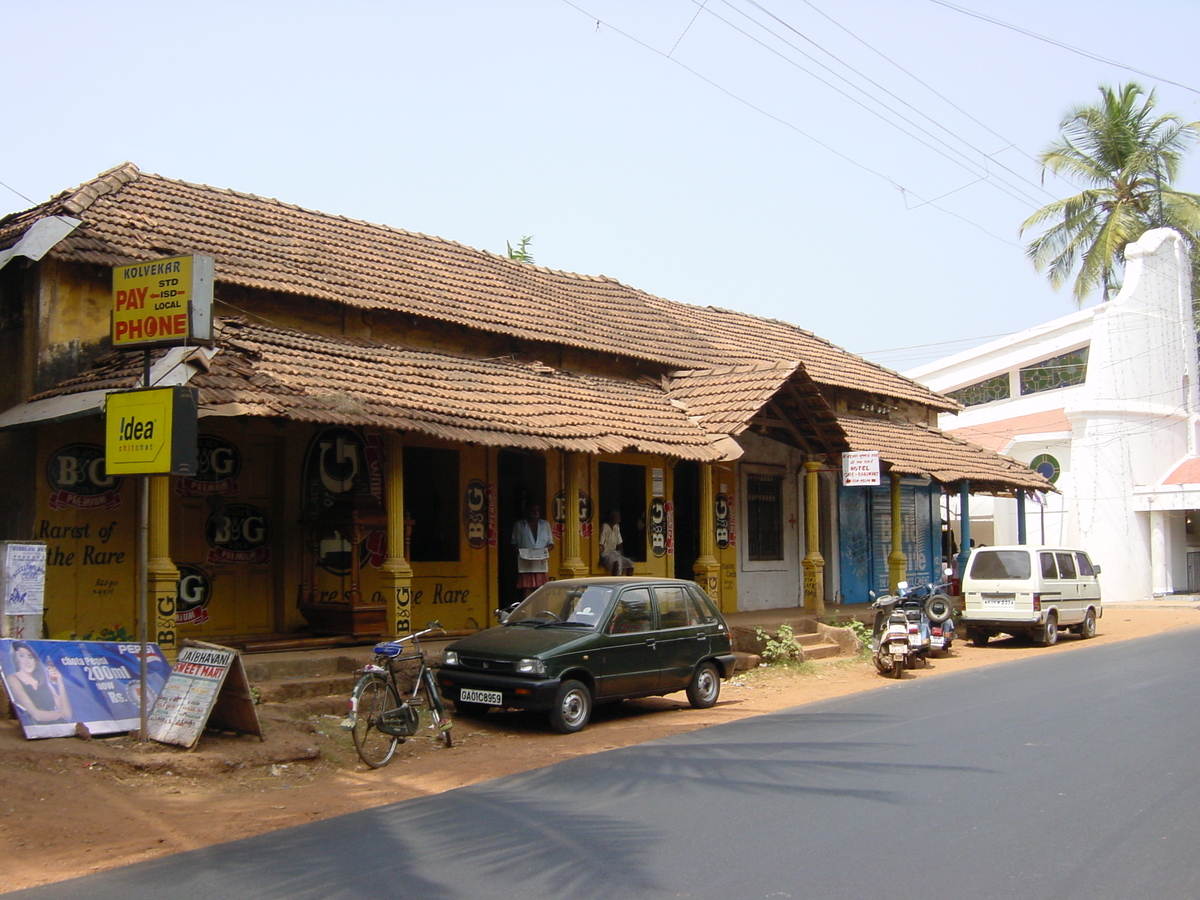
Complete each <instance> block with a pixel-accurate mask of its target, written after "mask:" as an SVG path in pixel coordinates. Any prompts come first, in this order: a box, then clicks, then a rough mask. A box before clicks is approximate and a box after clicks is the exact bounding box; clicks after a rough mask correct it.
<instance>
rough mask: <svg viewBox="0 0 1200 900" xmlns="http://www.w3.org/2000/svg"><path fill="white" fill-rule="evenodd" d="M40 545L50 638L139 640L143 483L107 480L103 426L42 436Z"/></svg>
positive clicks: (36, 531)
mask: <svg viewBox="0 0 1200 900" xmlns="http://www.w3.org/2000/svg"><path fill="white" fill-rule="evenodd" d="M28 434H29V439H30V440H37V441H38V453H37V460H38V469H37V472H36V473H33V474H34V476H35V477H36V479H37V491H36V512H35V517H34V525H33V534H31V535H30V537H31V538H32V539H34V540H40V541H45V542H46V562H47V565H46V594H45V603H46V612H45V623H46V628H47V630H48V631H49V634H50V636H51V637H52V638H56V639H64V638H69V637H72V636H77V637H86V636H91V637H94V638H101V637H122V636H124V637H136V636H137V633H138V630H137V605H138V604H137V598H138V585H137V583H136V579H137V564H136V557H137V553H136V550H137V538H136V534H135V528H136V524H135V523H136V510H137V479H134V478H130V477H124V478H114V479H108V478H107V477H106V474H105V472H104V469H103V445H104V434H103V431H102V429H101V425H100V421H99V420H98V419H83V420H78V421H75V422H72V423H69V424H65V425H55V426H47V427H45V428H42V429H39V431H38V432H37V437H36V438H35V437H34V432H29V433H28Z"/></svg>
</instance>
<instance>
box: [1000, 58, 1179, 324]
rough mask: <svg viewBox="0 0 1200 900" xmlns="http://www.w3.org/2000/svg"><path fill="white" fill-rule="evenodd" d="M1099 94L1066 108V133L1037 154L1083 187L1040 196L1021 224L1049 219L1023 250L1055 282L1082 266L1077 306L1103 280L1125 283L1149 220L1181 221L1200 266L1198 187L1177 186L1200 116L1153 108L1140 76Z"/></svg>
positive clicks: (1108, 285)
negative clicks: (1128, 254) (1129, 253)
mask: <svg viewBox="0 0 1200 900" xmlns="http://www.w3.org/2000/svg"><path fill="white" fill-rule="evenodd" d="M1100 96H1101V101H1100V102H1099V103H1096V104H1093V105H1090V106H1088V105H1084V106H1077V107H1075V108H1073V109H1070V110H1068V111H1067V114H1066V116H1065V117H1064V118H1063V120H1062V124H1061V126H1060V128H1061V129H1062V135H1061V137H1060V138H1059V140H1058V141H1056V142H1055V143H1054V144H1052V145H1050V147H1048V148H1047V149H1046V150H1045V151H1044V152H1043V153H1042V154H1041V155H1040V156H1039V157H1038V161H1039V162H1040V163H1041V164H1042V179H1043V181H1044V180H1045V175H1046V172H1047V171H1050V172H1053V173H1054V174H1056V175H1062V176H1064V177H1066V178H1068V179H1070V180H1072V181H1075V182H1076V183H1079V184H1082V185H1083V186H1084V190H1083V191H1082V192H1081V193H1078V194H1076V195H1075V196H1073V197H1067V198H1066V199H1064V200H1056V201H1054V202H1053V203H1049V204H1047V205H1046V206H1043V207H1042V208H1041V209H1039V210H1038V211H1037V212H1035V213H1034V214H1033V215H1031V216H1030V217H1029V218H1028V219H1026V220H1025V222H1024V223H1023V224H1022V225H1021V233H1022V234H1024V233H1025V232H1026V231H1028V230H1029V229H1031V228H1034V227H1036V226H1039V225H1042V224H1047V227H1046V230H1045V231H1044V232H1042V234H1041V235H1040V236H1038V237H1037V238H1035V239H1034V240H1033V241H1032V242H1031V243H1030V244H1029V246H1028V248H1027V250H1026V252H1027V253H1028V255H1029V258H1030V259H1031V260H1033V264H1034V266H1036V267H1037V269H1038V271H1039V272H1046V273H1047V275H1048V277H1049V279H1050V283H1051V284H1052V285H1053V286H1054V287H1055V288H1059V287H1061V286H1062V285H1063V284H1065V283H1066V282H1067V281H1068V280H1069V278H1070V277H1071V273H1072V272H1074V271H1075V269H1076V268H1078V270H1079V271H1078V274H1077V275H1076V276H1075V284H1074V288H1073V290H1072V293H1073V294H1074V297H1075V302H1076V304H1078V305H1080V306H1082V305H1083V301H1084V298H1085V297H1087V295H1088V294H1090V293H1091V292H1092V291H1093V290H1095V289H1096V288H1097V287H1100V289H1101V291H1102V293H1103V297H1104V299H1105V300H1107V299H1109V295H1110V294H1111V293H1113V292H1115V291H1116V290H1119V288H1120V281H1121V275H1122V273H1123V271H1124V266H1125V255H1124V254H1125V245H1126V244H1128V243H1130V242H1131V241H1136V240H1137V239H1138V238H1139V237H1141V236H1142V234H1143V233H1144V232H1146V231H1147V230H1148V229H1150V228H1156V227H1160V226H1167V227H1170V228H1174V229H1176V230H1177V231H1179V232H1180V234H1182V235H1183V238H1184V240H1185V241H1186V242H1187V244H1188V247H1189V249H1190V250H1191V251H1192V259H1193V266H1192V271H1193V273H1197V272H1198V271H1200V270H1198V268H1197V266H1196V264H1195V260H1197V258H1198V257H1197V247H1198V246H1200V195H1197V194H1189V193H1185V192H1183V191H1177V190H1175V189H1173V188H1172V187H1171V182H1172V181H1174V179H1175V177H1176V175H1177V173H1178V171H1179V164H1180V161H1181V159H1182V157H1183V155H1184V153H1185V152H1186V151H1187V150H1189V149H1190V148H1191V147H1192V146H1193V145H1195V144H1196V143H1197V142H1198V141H1200V122H1189V123H1184V122H1183V121H1182V120H1181V119H1180V118H1179V116H1176V115H1164V116H1155V114H1154V91H1150V92H1149V93H1148V94H1147V93H1146V92H1145V90H1144V89H1143V88H1142V87H1141V86H1140V85H1138V84H1136V83H1134V82H1130V83H1128V84H1125V85H1122V86H1121V87H1120V88H1118V89H1113V88H1111V87H1108V86H1102V87H1101V88H1100ZM1143 96H1144V97H1145V99H1144V100H1143V99H1141V98H1142V97H1143ZM1193 287H1195V278H1193ZM1193 296H1196V292H1195V290H1193Z"/></svg>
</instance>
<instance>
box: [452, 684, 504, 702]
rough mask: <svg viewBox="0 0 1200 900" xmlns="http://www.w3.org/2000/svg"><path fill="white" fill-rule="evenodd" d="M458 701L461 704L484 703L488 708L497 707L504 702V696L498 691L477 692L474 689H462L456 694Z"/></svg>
mask: <svg viewBox="0 0 1200 900" xmlns="http://www.w3.org/2000/svg"><path fill="white" fill-rule="evenodd" d="M458 699H459V700H461V701H462V702H463V703H486V704H488V705H489V706H499V705H500V704H502V703H503V702H504V695H503V694H501V693H500V692H499V691H477V690H475V689H474V688H463V689H462V690H460V691H459V692H458Z"/></svg>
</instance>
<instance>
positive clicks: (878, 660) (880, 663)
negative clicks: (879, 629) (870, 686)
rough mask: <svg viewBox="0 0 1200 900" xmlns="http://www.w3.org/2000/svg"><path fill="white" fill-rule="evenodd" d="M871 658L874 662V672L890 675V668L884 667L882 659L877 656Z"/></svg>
mask: <svg viewBox="0 0 1200 900" xmlns="http://www.w3.org/2000/svg"><path fill="white" fill-rule="evenodd" d="M872 658H873V659H874V660H875V671H877V672H878V673H879V674H880V675H890V674H891V672H892V670H891V668H890V667H889V666H885V665H884V664H883V659H882V658H880V657H879V656H878V655H876V656H874V657H872Z"/></svg>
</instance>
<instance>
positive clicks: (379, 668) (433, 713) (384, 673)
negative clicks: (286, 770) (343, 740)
mask: <svg viewBox="0 0 1200 900" xmlns="http://www.w3.org/2000/svg"><path fill="white" fill-rule="evenodd" d="M441 630H442V626H441V624H440V623H438V622H430V623H429V625H428V627H427V628H426V629H425V630H424V631H418V632H416V633H414V634H410V635H408V637H403V638H400V639H399V640H396V641H382V642H381V643H378V644H376V645H375V661H374V662H373V663H367V665H365V666H363V668H362V669H361V671H362V673H363V676H362V678H360V679H359V680H358V684H356V685H355V686H354V690H353V691H352V692H351V694H350V709H349V712H348V713H347V715H346V718H345V719H344V720H343V721H342V727H343V728H345V729H347V730H348V731H350V733H351V736H352V737H353V738H354V748H355V749H356V750H357V751H358V755H359V756H360V757H361V758H362V761H363V762H365V763H366V764H367V765H368V766H370V767H371V768H372V769H378V768H380V767H382V766H386V765H387V764H388V763H389V762H390V761H391V759H392V756H393V755H394V754H395V753H396V747H397V745H399V744H402V743H404V741H405V739H406V738H409V737H412V735H414V734H416V733H417V730H418V728H419V727H420V709H421V708H422V707H425V708H427V709H428V710H429V714H430V718H431V719H432V720H433V722H432V725H431V726H430V727H431V728H433V729H434V730H435V731H436V732H437V737H438V739H439V740H441V741H442V743H444V744H445V745H446V746H447V747H453V746H454V738H453V736H452V735H451V733H450V732H451V729H452V728H453V727H454V723H453V722H451V721H450V717H449V716H447V715H446V707H445V705H444V704H443V703H442V695H441V694H439V693H438V689H437V684H436V682H435V681H434V679H433V670H431V669H430V668H429V664H428V663H426V662H425V654H424V653H422V652H421V638H422V637H424V636H425V635H427V634H431V633H433V632H435V631H441ZM410 641H411V642H412V650H413V651H414V652H412V653H410V654H409V655H407V656H405V655H404V650H405V647H404V645H405V644H406V643H408V642H410ZM410 660H420V661H421V662H420V666H419V667H418V669H417V675H416V678H414V679H413V685H412V690H411V691H410V692H409V694H408V697H407V699H405V697H404V694H403V692H402V691H401V690H400V686H399V684H398V683H397V681H396V666H397V664H398V663H403V662H408V661H410Z"/></svg>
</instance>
